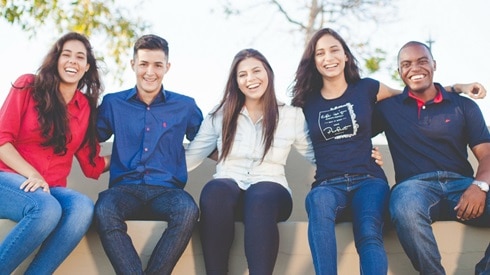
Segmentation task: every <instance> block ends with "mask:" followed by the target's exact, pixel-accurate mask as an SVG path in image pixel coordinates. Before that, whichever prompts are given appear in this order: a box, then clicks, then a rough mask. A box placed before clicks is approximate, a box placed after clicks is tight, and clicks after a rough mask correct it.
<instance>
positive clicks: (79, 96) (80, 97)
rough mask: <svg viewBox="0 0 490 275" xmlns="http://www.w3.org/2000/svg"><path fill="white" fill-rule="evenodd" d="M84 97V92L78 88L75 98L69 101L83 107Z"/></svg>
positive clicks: (69, 103)
mask: <svg viewBox="0 0 490 275" xmlns="http://www.w3.org/2000/svg"><path fill="white" fill-rule="evenodd" d="M83 97H84V95H83V93H82V92H81V91H80V90H78V89H77V90H76V91H75V94H74V95H73V98H72V99H71V100H70V102H68V105H73V106H75V107H77V108H78V109H81V108H82V103H83V102H84V101H83V99H84V98H83Z"/></svg>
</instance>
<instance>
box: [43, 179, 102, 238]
mask: <svg viewBox="0 0 490 275" xmlns="http://www.w3.org/2000/svg"><path fill="white" fill-rule="evenodd" d="M51 195H53V197H55V198H56V199H57V200H58V202H59V203H60V205H61V209H62V211H63V223H64V225H65V226H66V227H67V228H73V229H77V228H80V229H81V230H82V231H83V228H85V227H88V226H89V225H90V223H91V222H92V217H93V213H94V203H93V201H92V200H91V199H90V198H89V197H88V196H86V195H85V194H82V193H80V192H77V191H75V190H72V189H69V188H65V187H56V188H51Z"/></svg>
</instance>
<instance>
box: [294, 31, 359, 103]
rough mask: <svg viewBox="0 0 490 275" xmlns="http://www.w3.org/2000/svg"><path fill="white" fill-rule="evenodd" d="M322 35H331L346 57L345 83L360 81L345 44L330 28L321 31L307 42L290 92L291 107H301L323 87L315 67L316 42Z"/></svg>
mask: <svg viewBox="0 0 490 275" xmlns="http://www.w3.org/2000/svg"><path fill="white" fill-rule="evenodd" d="M324 35H331V36H332V37H333V38H335V39H336V40H338V41H339V42H340V44H341V45H342V48H343V49H344V52H345V54H346V55H347V62H346V64H345V68H344V76H345V80H346V81H347V83H354V82H357V81H359V80H360V79H361V75H360V70H359V66H358V62H357V59H356V58H355V57H354V55H353V54H352V52H351V50H350V49H349V47H348V46H347V43H345V40H344V39H343V38H342V37H341V36H340V35H339V34H338V33H337V32H335V31H334V30H332V29H330V28H324V29H321V30H319V31H317V32H316V33H315V34H314V35H313V37H312V38H311V40H310V41H309V42H308V45H307V46H306V48H305V51H304V52H303V56H302V57H301V61H300V62H299V65H298V69H297V70H296V75H295V78H294V81H293V83H292V89H291V91H290V95H291V96H292V97H293V99H292V100H291V105H293V106H297V107H303V106H304V104H305V102H306V100H307V99H308V97H309V96H311V95H312V94H313V93H316V92H319V91H320V90H321V89H322V87H323V80H322V76H321V75H320V73H319V72H318V70H317V69H316V65H315V48H316V44H317V42H318V40H320V38H322V37H323V36H324Z"/></svg>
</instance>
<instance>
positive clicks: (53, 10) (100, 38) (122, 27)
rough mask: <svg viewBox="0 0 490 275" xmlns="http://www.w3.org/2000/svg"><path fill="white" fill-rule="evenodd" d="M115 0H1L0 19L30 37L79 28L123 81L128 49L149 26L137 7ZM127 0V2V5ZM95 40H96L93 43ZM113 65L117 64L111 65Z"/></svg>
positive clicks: (117, 77)
mask: <svg viewBox="0 0 490 275" xmlns="http://www.w3.org/2000/svg"><path fill="white" fill-rule="evenodd" d="M142 1H144V0H142ZM115 2H116V1H115V0H73V1H63V0H62V1H59V0H0V18H3V19H5V20H6V21H7V22H8V23H11V24H12V25H17V26H20V27H21V29H22V30H24V31H26V32H27V33H28V34H29V35H30V37H34V36H35V35H36V32H37V30H39V28H40V27H45V28H48V29H54V30H55V35H56V36H58V35H60V34H61V33H64V32H67V31H76V32H80V33H83V34H85V35H87V36H89V37H90V40H91V42H92V44H93V45H95V46H94V50H95V51H96V53H97V56H98V57H99V58H98V59H100V60H102V61H104V62H106V63H109V65H112V64H111V63H112V62H113V63H114V64H115V67H116V68H117V69H116V71H115V72H114V74H113V76H114V79H115V80H116V81H119V82H120V83H121V82H122V77H121V75H122V72H123V71H124V70H125V65H126V64H123V63H125V61H124V60H123V59H124V58H123V57H124V54H125V52H126V51H127V50H128V49H130V48H131V47H132V44H133V43H134V41H135V39H136V38H137V37H138V36H139V35H140V34H142V33H143V32H144V31H145V30H147V29H148V28H149V27H150V24H149V23H148V22H146V21H143V20H142V19H140V18H138V17H136V18H132V17H131V16H130V14H134V9H132V10H131V9H128V8H123V7H121V6H116V3H115ZM127 4H128V3H127V2H126V3H125V5H126V6H127ZM95 41H96V43H94V42H95ZM104 57H108V58H104ZM111 67H114V66H111Z"/></svg>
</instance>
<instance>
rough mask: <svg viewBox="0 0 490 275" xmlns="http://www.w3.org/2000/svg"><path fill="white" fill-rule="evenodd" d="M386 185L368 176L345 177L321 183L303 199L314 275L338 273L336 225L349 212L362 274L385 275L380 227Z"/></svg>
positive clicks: (385, 268)
mask: <svg viewBox="0 0 490 275" xmlns="http://www.w3.org/2000/svg"><path fill="white" fill-rule="evenodd" d="M388 199H389V186H388V183H387V182H386V181H385V180H383V179H379V178H373V177H371V176H368V175H345V176H342V177H338V178H333V179H329V180H325V181H323V182H321V183H320V184H319V185H317V186H315V187H313V188H312V190H311V191H310V192H309V193H308V195H307V196H306V211H307V212H308V220H309V225H308V241H309V243H310V249H311V254H312V256H313V264H314V266H315V271H316V274H317V275H320V274H337V244H336V239H335V222H336V221H337V220H338V219H339V218H341V217H342V216H343V215H344V214H345V213H346V211H348V210H349V211H351V212H352V226H353V231H354V241H355V245H356V249H357V253H358V254H359V257H360V269H361V270H360V273H361V274H386V273H387V272H388V260H387V256H386V252H385V250H384V245H383V226H384V218H385V214H386V210H387V205H388Z"/></svg>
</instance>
